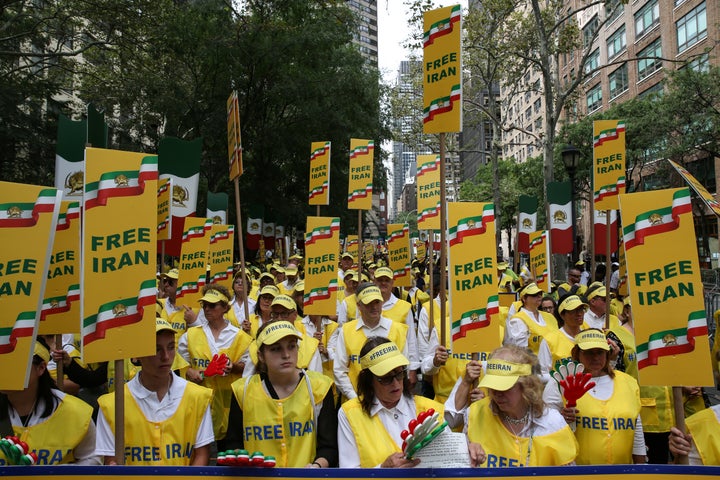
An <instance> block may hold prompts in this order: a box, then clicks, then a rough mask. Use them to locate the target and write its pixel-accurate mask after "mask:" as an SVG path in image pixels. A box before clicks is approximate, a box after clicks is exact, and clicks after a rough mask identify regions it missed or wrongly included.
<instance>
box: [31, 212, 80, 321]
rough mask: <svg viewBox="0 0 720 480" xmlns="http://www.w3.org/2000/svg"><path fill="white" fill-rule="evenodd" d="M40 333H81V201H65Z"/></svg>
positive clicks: (41, 318) (48, 275)
mask: <svg viewBox="0 0 720 480" xmlns="http://www.w3.org/2000/svg"><path fill="white" fill-rule="evenodd" d="M43 297H44V298H43V306H42V312H41V313H40V326H39V327H38V334H40V335H50V334H58V333H80V202H74V201H73V202H67V201H65V202H62V205H61V206H60V215H59V216H58V221H57V228H56V229H55V241H54V242H53V252H52V256H51V257H50V265H49V266H48V273H47V284H46V285H45V294H44V295H43Z"/></svg>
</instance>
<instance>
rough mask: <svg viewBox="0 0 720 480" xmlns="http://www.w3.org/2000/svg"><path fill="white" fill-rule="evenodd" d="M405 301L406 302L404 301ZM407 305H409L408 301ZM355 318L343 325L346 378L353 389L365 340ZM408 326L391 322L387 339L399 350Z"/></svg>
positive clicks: (358, 372) (404, 339) (403, 345)
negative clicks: (346, 365)
mask: <svg viewBox="0 0 720 480" xmlns="http://www.w3.org/2000/svg"><path fill="white" fill-rule="evenodd" d="M405 303H407V302H405ZM408 305H410V304H409V303H408ZM357 323H358V321H357V320H353V321H352V322H346V323H345V324H344V325H343V326H342V329H343V337H344V339H345V351H346V352H347V353H348V357H349V358H348V378H349V379H350V382H351V383H352V386H353V389H355V390H357V378H358V375H360V371H361V370H362V368H360V350H362V347H363V345H365V342H366V341H367V337H366V336H365V332H363V331H362V329H358V328H357ZM407 329H408V326H407V325H406V324H405V323H399V322H392V323H391V324H390V331H389V333H388V339H389V340H392V341H393V342H395V345H397V346H398V348H399V349H400V351H402V350H403V349H404V348H405V342H406V341H407Z"/></svg>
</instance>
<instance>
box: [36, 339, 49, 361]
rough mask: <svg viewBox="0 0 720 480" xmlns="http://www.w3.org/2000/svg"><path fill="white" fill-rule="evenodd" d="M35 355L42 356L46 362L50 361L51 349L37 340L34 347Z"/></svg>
mask: <svg viewBox="0 0 720 480" xmlns="http://www.w3.org/2000/svg"><path fill="white" fill-rule="evenodd" d="M33 355H37V356H38V357H40V358H42V359H43V360H44V361H45V363H47V362H49V361H50V350H48V349H47V348H45V345H43V344H42V343H40V342H37V341H36V342H35V346H34V347H33Z"/></svg>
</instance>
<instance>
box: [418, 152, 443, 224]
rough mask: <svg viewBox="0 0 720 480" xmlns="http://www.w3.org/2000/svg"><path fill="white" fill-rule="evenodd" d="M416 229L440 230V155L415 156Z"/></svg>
mask: <svg viewBox="0 0 720 480" xmlns="http://www.w3.org/2000/svg"><path fill="white" fill-rule="evenodd" d="M417 228H418V230H440V155H434V154H433V155H418V156H417Z"/></svg>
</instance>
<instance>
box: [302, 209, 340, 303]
mask: <svg viewBox="0 0 720 480" xmlns="http://www.w3.org/2000/svg"><path fill="white" fill-rule="evenodd" d="M305 232H306V233H305V295H304V299H303V304H304V309H303V312H304V313H305V314H306V315H310V314H312V315H335V313H336V311H337V304H336V299H337V289H338V271H337V269H338V258H337V251H338V249H337V246H338V243H339V242H340V219H339V218H335V217H307V225H306V230H305Z"/></svg>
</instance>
